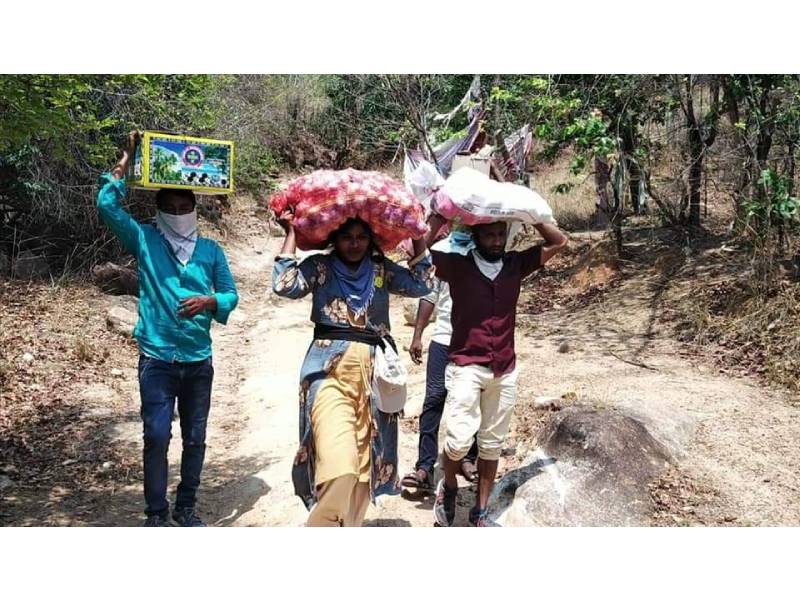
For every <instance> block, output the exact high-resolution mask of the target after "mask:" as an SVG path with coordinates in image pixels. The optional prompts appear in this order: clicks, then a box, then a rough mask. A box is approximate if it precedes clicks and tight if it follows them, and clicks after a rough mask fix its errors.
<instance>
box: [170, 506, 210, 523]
mask: <svg viewBox="0 0 800 600" xmlns="http://www.w3.org/2000/svg"><path fill="white" fill-rule="evenodd" d="M172 519H173V520H174V521H175V522H176V523H177V524H178V525H180V526H181V527H205V526H206V524H205V523H203V521H201V520H200V517H198V516H197V513H196V512H194V509H193V508H176V509H175V510H173V511H172Z"/></svg>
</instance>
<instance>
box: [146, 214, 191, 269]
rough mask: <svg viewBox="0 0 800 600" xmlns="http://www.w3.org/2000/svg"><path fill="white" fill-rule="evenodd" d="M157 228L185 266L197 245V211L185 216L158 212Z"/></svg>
mask: <svg viewBox="0 0 800 600" xmlns="http://www.w3.org/2000/svg"><path fill="white" fill-rule="evenodd" d="M156 227H158V230H159V231H160V232H161V234H162V235H163V236H164V237H165V238H166V240H167V242H168V243H169V245H170V247H171V248H172V251H173V252H174V253H175V256H176V257H177V258H178V260H179V261H181V263H183V264H184V265H185V264H186V263H187V262H189V259H191V258H192V254H194V247H195V245H196V244H197V211H196V210H193V211H192V212H190V213H187V214H185V215H171V214H169V213H165V212H162V211H160V210H159V211H158V212H156Z"/></svg>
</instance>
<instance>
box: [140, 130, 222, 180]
mask: <svg viewBox="0 0 800 600" xmlns="http://www.w3.org/2000/svg"><path fill="white" fill-rule="evenodd" d="M233 159H234V144H233V142H230V141H225V140H212V139H208V138H199V137H191V136H187V135H175V134H170V133H161V132H158V131H145V132H143V134H142V139H141V142H140V143H139V145H138V146H137V147H136V155H135V157H134V160H133V163H132V165H131V166H130V169H129V172H128V177H127V180H128V184H129V185H131V186H133V187H139V188H144V189H159V188H171V189H187V190H192V191H195V192H198V193H200V194H231V193H233Z"/></svg>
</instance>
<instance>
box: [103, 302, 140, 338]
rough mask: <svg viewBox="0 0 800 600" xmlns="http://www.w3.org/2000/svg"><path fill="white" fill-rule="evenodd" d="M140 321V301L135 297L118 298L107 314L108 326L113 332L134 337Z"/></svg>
mask: <svg viewBox="0 0 800 600" xmlns="http://www.w3.org/2000/svg"><path fill="white" fill-rule="evenodd" d="M138 319H139V299H138V298H136V297H135V296H117V297H115V298H114V301H113V302H112V305H111V308H109V309H108V312H107V313H106V324H107V325H108V328H109V329H110V330H111V331H116V332H117V333H120V334H122V335H126V336H128V337H131V336H133V330H134V328H135V327H136V321H138Z"/></svg>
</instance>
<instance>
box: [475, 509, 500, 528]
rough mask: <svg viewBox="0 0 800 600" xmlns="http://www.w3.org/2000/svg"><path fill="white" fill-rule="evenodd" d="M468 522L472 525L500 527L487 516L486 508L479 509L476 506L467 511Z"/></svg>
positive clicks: (487, 510)
mask: <svg viewBox="0 0 800 600" xmlns="http://www.w3.org/2000/svg"><path fill="white" fill-rule="evenodd" d="M469 524H470V525H472V526H473V527H500V525H498V524H497V523H495V522H494V521H493V520H492V519H490V518H489V509H488V508H484V509H483V510H481V509H479V508H478V507H477V506H474V507H472V509H471V510H470V511H469Z"/></svg>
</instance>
